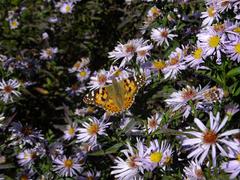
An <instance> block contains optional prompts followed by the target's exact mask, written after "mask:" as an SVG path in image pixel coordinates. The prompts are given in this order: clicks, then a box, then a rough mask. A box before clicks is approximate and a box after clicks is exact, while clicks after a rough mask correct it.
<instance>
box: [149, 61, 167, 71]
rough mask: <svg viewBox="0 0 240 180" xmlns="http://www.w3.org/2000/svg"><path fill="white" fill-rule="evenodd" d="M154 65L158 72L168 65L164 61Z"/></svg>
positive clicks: (156, 62)
mask: <svg viewBox="0 0 240 180" xmlns="http://www.w3.org/2000/svg"><path fill="white" fill-rule="evenodd" d="M152 64H153V67H154V68H155V69H158V70H161V69H163V68H165V67H166V63H165V62H164V61H162V60H158V61H154V62H153V63H152Z"/></svg>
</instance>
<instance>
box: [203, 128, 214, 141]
mask: <svg viewBox="0 0 240 180" xmlns="http://www.w3.org/2000/svg"><path fill="white" fill-rule="evenodd" d="M203 141H204V143H206V144H215V143H216V141H217V134H216V133H215V132H213V131H211V130H208V131H207V132H205V133H204V135H203Z"/></svg>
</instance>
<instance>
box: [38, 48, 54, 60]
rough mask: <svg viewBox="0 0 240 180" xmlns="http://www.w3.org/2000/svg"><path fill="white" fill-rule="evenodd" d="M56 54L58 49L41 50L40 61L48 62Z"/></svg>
mask: <svg viewBox="0 0 240 180" xmlns="http://www.w3.org/2000/svg"><path fill="white" fill-rule="evenodd" d="M57 52H58V48H56V47H54V48H52V47H50V48H47V49H42V50H41V52H40V59H43V60H50V59H53V58H54V56H55V54H56V53H57Z"/></svg>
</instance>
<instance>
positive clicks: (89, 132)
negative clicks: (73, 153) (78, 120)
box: [77, 117, 111, 145]
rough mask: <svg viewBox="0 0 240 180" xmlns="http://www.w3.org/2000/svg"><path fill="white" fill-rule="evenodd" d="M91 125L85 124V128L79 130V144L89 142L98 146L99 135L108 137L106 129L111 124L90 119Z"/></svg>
mask: <svg viewBox="0 0 240 180" xmlns="http://www.w3.org/2000/svg"><path fill="white" fill-rule="evenodd" d="M89 121H90V122H89V123H87V122H83V123H82V125H83V127H84V128H79V129H78V131H79V134H77V139H78V140H77V141H78V142H88V143H90V144H92V145H94V144H97V136H99V135H105V136H106V135H107V134H106V133H105V129H106V128H108V126H109V125H110V124H111V123H106V122H104V121H100V120H98V119H97V118H95V117H93V118H89Z"/></svg>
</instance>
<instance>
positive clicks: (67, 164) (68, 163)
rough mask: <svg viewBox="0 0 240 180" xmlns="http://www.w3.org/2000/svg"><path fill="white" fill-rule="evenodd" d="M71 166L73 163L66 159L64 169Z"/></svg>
mask: <svg viewBox="0 0 240 180" xmlns="http://www.w3.org/2000/svg"><path fill="white" fill-rule="evenodd" d="M72 166H73V161H72V160H71V159H66V160H65V161H64V167H66V168H71V167H72Z"/></svg>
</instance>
